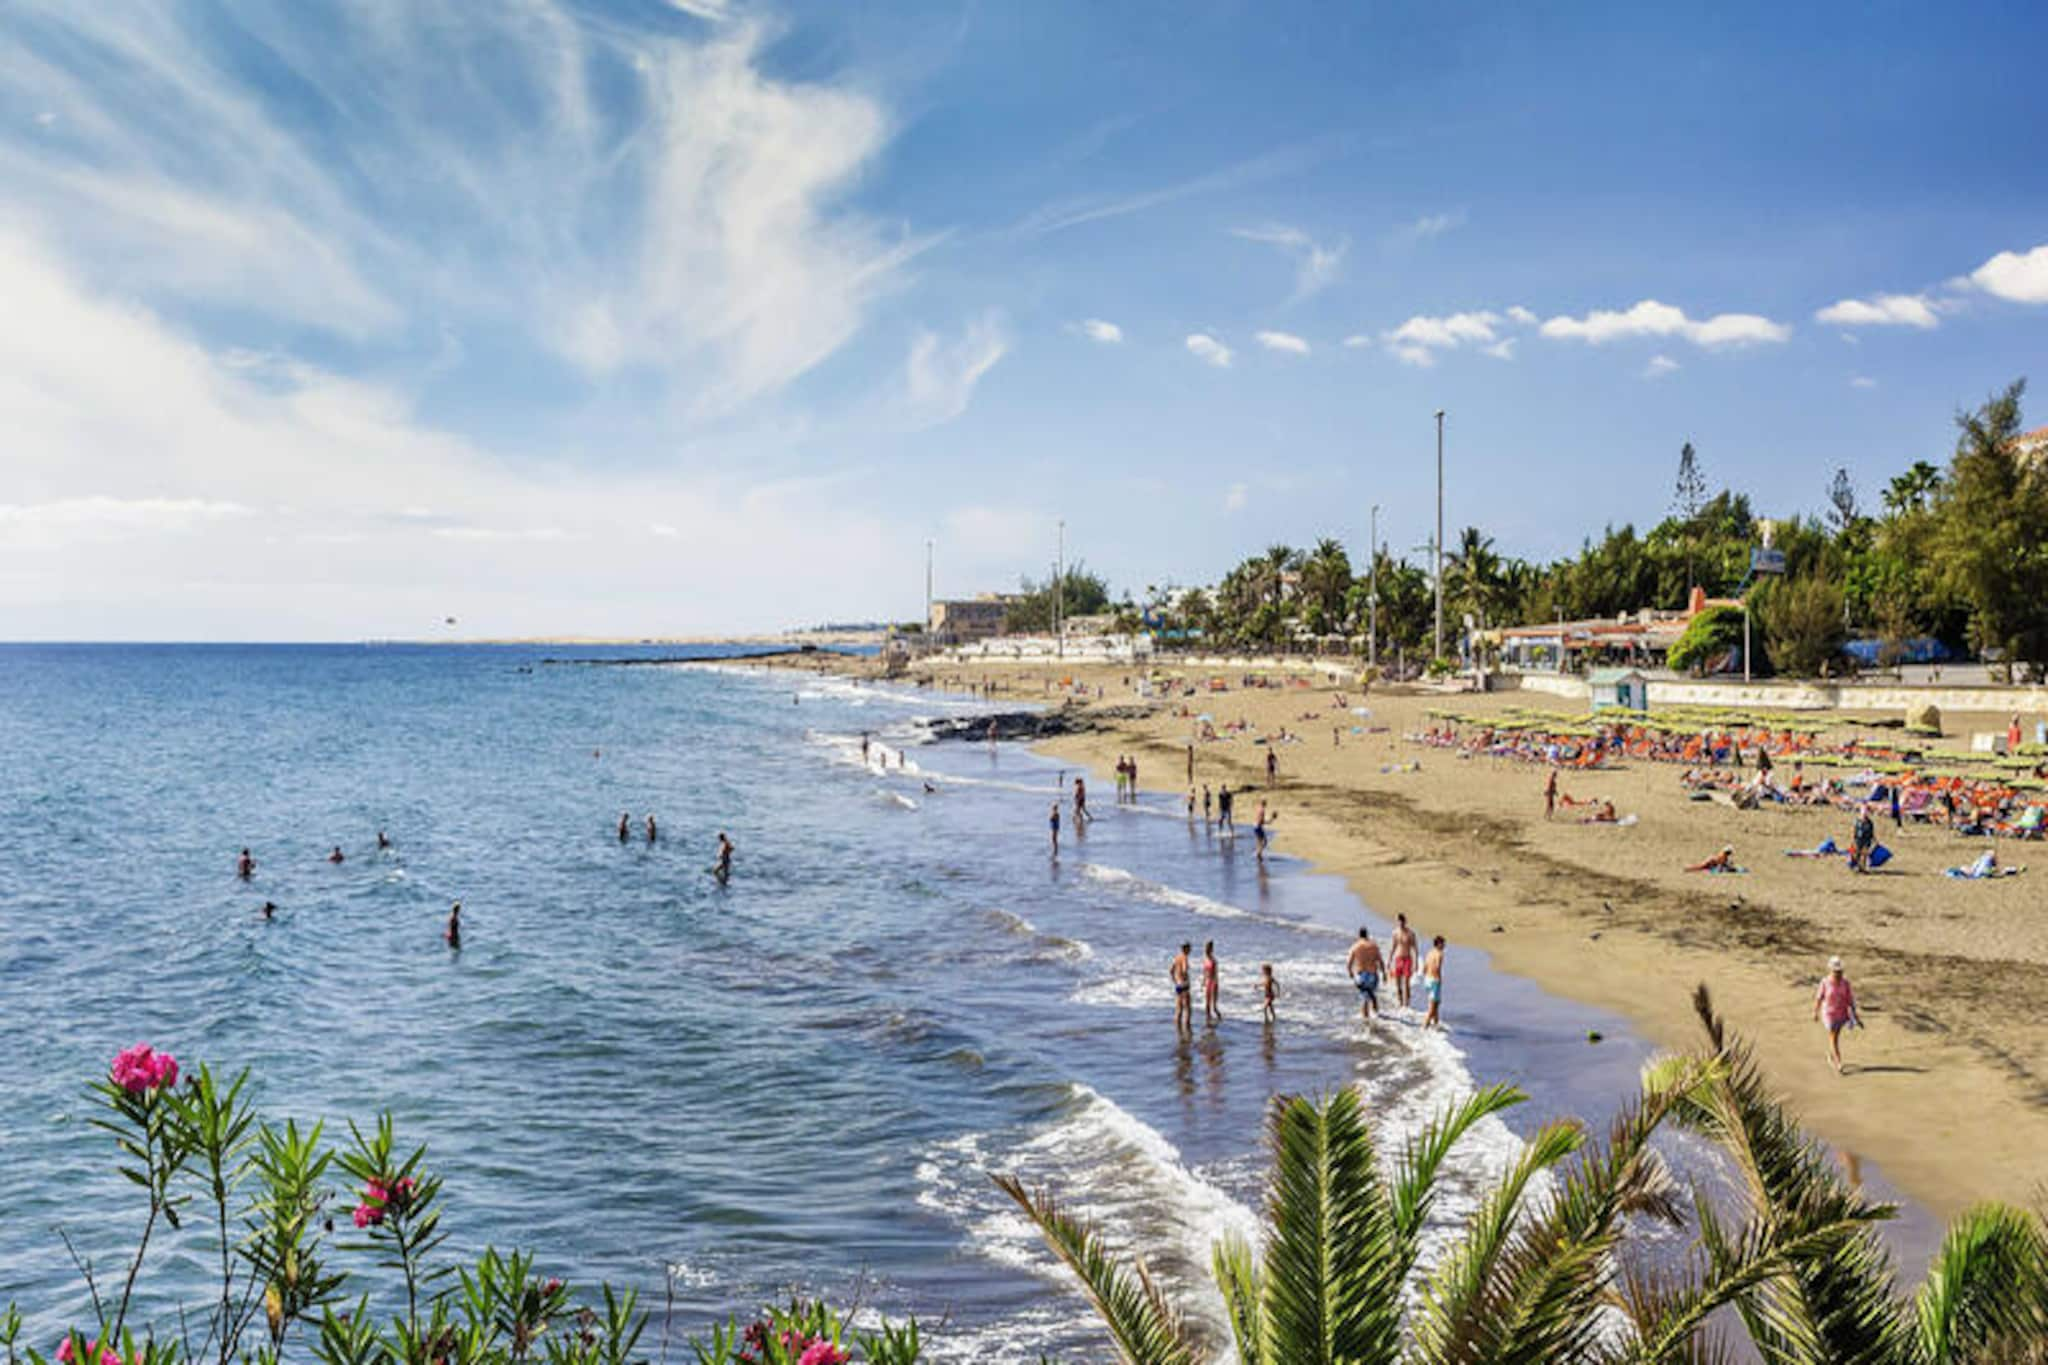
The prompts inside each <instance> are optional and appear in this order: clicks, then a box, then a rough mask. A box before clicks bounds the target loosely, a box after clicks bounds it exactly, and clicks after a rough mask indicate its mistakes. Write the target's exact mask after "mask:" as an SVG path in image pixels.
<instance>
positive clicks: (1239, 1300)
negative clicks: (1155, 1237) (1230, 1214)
mask: <svg viewBox="0 0 2048 1365" xmlns="http://www.w3.org/2000/svg"><path fill="white" fill-rule="evenodd" d="M1210 1262H1211V1265H1210V1268H1211V1270H1212V1271H1213V1272H1214V1274H1215V1276H1216V1289H1217V1292H1218V1293H1220V1294H1222V1296H1223V1312H1224V1315H1225V1316H1226V1317H1228V1318H1229V1319H1230V1335H1231V1339H1232V1340H1233V1341H1234V1342H1235V1343H1236V1344H1237V1358H1238V1361H1239V1362H1240V1365H1267V1353H1266V1329H1265V1318H1264V1317H1263V1315H1262V1314H1261V1313H1260V1307H1259V1305H1260V1299H1261V1298H1262V1297H1263V1288H1262V1283H1261V1281H1262V1276H1261V1274H1260V1272H1259V1263H1258V1259H1257V1258H1256V1257H1255V1256H1253V1254H1252V1249H1251V1247H1250V1246H1248V1245H1246V1243H1245V1240H1244V1239H1243V1238H1242V1237H1239V1236H1237V1235H1236V1234H1235V1233H1232V1234H1229V1235H1226V1236H1225V1237H1224V1238H1223V1239H1222V1240H1221V1241H1219V1242H1217V1243H1216V1247H1215V1250H1214V1251H1213V1252H1212V1253H1211V1257H1210ZM1275 1365H1280V1363H1279V1362H1278V1361H1276V1362H1275Z"/></svg>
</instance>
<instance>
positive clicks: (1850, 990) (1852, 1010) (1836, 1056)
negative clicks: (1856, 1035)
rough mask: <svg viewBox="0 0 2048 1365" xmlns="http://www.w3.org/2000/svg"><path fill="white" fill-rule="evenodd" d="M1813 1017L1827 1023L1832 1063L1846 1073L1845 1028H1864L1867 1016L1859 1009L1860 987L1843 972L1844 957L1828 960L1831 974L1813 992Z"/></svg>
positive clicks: (1839, 1071)
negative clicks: (1844, 1066) (1864, 1016)
mask: <svg viewBox="0 0 2048 1365" xmlns="http://www.w3.org/2000/svg"><path fill="white" fill-rule="evenodd" d="M1813 1017H1814V1018H1815V1019H1817V1020H1819V1021H1820V1022H1821V1023H1823V1024H1825V1025H1826V1026H1827V1030H1828V1065H1829V1066H1831V1067H1833V1068H1834V1069H1835V1074H1836V1075H1838V1076H1839V1075H1841V1074H1842V1030H1843V1029H1845V1028H1847V1027H1848V1026H1849V1025H1851V1024H1854V1025H1855V1026H1856V1027H1857V1028H1862V1027H1863V1016H1862V1015H1860V1014H1858V1013H1857V1012H1856V990H1855V988H1854V987H1853V986H1851V985H1850V984H1849V978H1848V976H1846V975H1845V974H1844V973H1843V971H1842V959H1840V958H1839V957H1831V958H1829V959H1828V974H1827V975H1826V976H1824V977H1822V978H1821V979H1820V988H1819V989H1818V990H1816V991H1815V992H1814V993H1813Z"/></svg>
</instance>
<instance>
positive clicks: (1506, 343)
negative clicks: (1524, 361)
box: [1479, 337, 1519, 360]
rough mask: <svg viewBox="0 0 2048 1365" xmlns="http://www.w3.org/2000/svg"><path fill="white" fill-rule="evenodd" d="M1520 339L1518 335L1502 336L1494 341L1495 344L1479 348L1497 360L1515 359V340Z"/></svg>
mask: <svg viewBox="0 0 2048 1365" xmlns="http://www.w3.org/2000/svg"><path fill="white" fill-rule="evenodd" d="M1518 339H1519V338H1516V337H1502V338H1501V339H1500V340H1499V341H1496V342H1494V343H1493V345H1491V346H1482V347H1480V348H1479V349H1480V350H1482V351H1484V352H1485V353H1486V354H1487V355H1490V356H1492V357H1493V358H1494V359H1495V360H1513V359H1514V358H1515V342H1516V341H1517V340H1518Z"/></svg>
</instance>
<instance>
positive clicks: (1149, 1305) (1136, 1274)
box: [995, 1176, 1201, 1365]
mask: <svg viewBox="0 0 2048 1365" xmlns="http://www.w3.org/2000/svg"><path fill="white" fill-rule="evenodd" d="M995 1183H996V1186H997V1188H998V1189H1000V1190H1002V1192H1003V1193H1004V1194H1007V1195H1009V1196H1010V1198H1012V1199H1014V1200H1016V1201H1017V1206H1018V1207H1019V1208H1021V1209H1023V1210H1024V1213H1025V1215H1026V1216H1027V1217H1028V1218H1030V1219H1031V1221H1032V1222H1033V1223H1035V1224H1037V1226H1038V1231H1039V1234H1040V1235H1041V1236H1043V1237H1044V1238H1045V1243H1046V1245H1047V1246H1048V1247H1050V1248H1051V1249H1052V1253H1053V1255H1055V1256H1057V1257H1059V1259H1060V1260H1061V1261H1062V1262H1064V1263H1065V1264H1066V1266H1067V1268H1068V1269H1069V1270H1072V1271H1073V1272H1074V1275H1075V1277H1076V1278H1077V1279H1079V1280H1080V1281H1081V1288H1082V1291H1083V1292H1084V1293H1086V1294H1087V1296H1088V1299H1089V1302H1091V1303H1093V1304H1094V1305H1095V1311H1096V1313H1097V1314H1098V1315H1100V1316H1101V1318H1102V1321H1103V1325H1104V1326H1106V1327H1108V1328H1109V1334H1110V1337H1111V1339H1112V1340H1113V1341H1115V1342H1116V1348H1117V1351H1118V1353H1119V1354H1120V1355H1122V1356H1123V1358H1124V1359H1125V1360H1126V1361H1128V1362H1129V1363H1130V1365H1199V1362H1200V1360H1201V1355H1200V1353H1199V1352H1198V1351H1197V1350H1196V1349H1195V1346H1194V1344H1193V1342H1192V1341H1190V1340H1189V1338H1188V1336H1187V1333H1186V1332H1185V1330H1184V1329H1183V1327H1182V1325H1181V1320H1180V1317H1179V1315H1178V1314H1176V1313H1175V1312H1174V1311H1173V1308H1172V1306H1171V1305H1170V1304H1168V1303H1167V1302H1166V1298H1165V1296H1164V1295H1162V1294H1161V1293H1160V1292H1159V1287H1158V1286H1157V1285H1156V1284H1154V1283H1153V1282H1152V1277H1151V1276H1150V1275H1148V1274H1147V1273H1146V1272H1145V1268H1144V1265H1143V1264H1142V1262H1141V1263H1139V1264H1137V1265H1136V1266H1135V1268H1131V1269H1127V1268H1125V1267H1124V1266H1123V1265H1121V1264H1119V1263H1118V1262H1117V1260H1116V1259H1115V1258H1114V1257H1113V1256H1112V1255H1111V1254H1110V1252H1109V1248H1108V1247H1107V1246H1106V1245H1105V1244H1104V1243H1103V1240H1102V1237H1101V1235H1100V1234H1099V1233H1097V1232H1096V1231H1095V1229H1093V1228H1091V1227H1089V1226H1087V1225H1086V1224H1083V1223H1082V1222H1080V1221H1079V1220H1078V1219H1076V1218H1074V1217H1073V1216H1072V1215H1070V1214H1068V1213H1067V1212H1065V1211H1064V1210H1062V1209H1061V1208H1060V1207H1059V1206H1058V1205H1057V1204H1056V1203H1055V1202H1054V1200H1053V1197H1052V1195H1051V1194H1050V1193H1049V1192H1046V1191H1040V1192H1039V1193H1038V1194H1036V1195H1033V1194H1032V1193H1030V1192H1029V1191H1027V1190H1026V1189H1025V1188H1024V1186H1023V1185H1022V1184H1020V1183H1019V1182H1018V1181H1017V1180H1016V1179H1014V1178H1013V1177H1010V1176H997V1177H995Z"/></svg>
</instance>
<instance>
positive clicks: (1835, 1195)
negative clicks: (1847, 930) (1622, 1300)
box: [1630, 986, 2048, 1365]
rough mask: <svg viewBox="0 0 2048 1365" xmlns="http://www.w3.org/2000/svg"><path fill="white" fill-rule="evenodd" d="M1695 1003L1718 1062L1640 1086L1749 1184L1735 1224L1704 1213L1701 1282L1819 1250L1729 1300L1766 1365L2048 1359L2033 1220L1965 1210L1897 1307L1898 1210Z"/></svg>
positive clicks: (2041, 1260) (2044, 1259) (2045, 1244)
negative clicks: (1793, 1250) (1780, 1253)
mask: <svg viewBox="0 0 2048 1365" xmlns="http://www.w3.org/2000/svg"><path fill="white" fill-rule="evenodd" d="M1693 1007H1694V1010H1695V1012H1696V1013H1697V1014H1698V1015H1699V1018H1700V1023H1701V1025H1702V1027H1703V1029H1704V1031H1705V1035H1706V1043H1707V1050H1708V1051H1709V1052H1710V1053H1711V1054H1712V1055H1713V1057H1714V1058H1715V1059H1716V1060H1715V1065H1714V1066H1713V1067H1712V1068H1711V1070H1710V1071H1709V1072H1707V1073H1702V1072H1701V1071H1700V1070H1699V1068H1698V1064H1697V1062H1696V1061H1683V1062H1679V1063H1676V1064H1667V1065H1675V1070H1674V1071H1673V1072H1672V1073H1671V1074H1670V1075H1669V1076H1660V1074H1659V1069H1658V1068H1655V1067H1653V1068H1652V1070H1651V1072H1650V1073H1649V1074H1648V1075H1647V1076H1646V1078H1645V1087H1646V1089H1647V1090H1650V1091H1653V1092H1654V1091H1657V1090H1659V1089H1664V1090H1667V1091H1669V1092H1671V1093H1675V1094H1678V1095H1680V1096H1681V1098H1680V1100H1679V1103H1678V1104H1676V1105H1675V1106H1674V1107H1673V1110H1672V1115H1673V1118H1674V1120H1675V1121H1676V1122H1678V1123H1679V1124H1681V1125H1683V1126H1685V1127H1688V1128H1690V1129H1692V1130H1693V1131H1695V1132H1697V1133H1699V1134H1701V1135H1702V1136H1705V1137H1707V1138H1708V1139H1710V1140H1712V1141H1713V1142H1715V1143H1716V1144H1718V1145H1719V1146H1720V1147H1721V1149H1722V1150H1723V1151H1725V1152H1726V1153H1727V1154H1728V1155H1729V1157H1730V1158H1731V1159H1732V1161H1733V1162H1734V1165H1735V1169H1736V1171H1737V1173H1738V1175H1739V1176H1740V1178H1741V1183H1742V1195H1743V1199H1742V1203H1743V1209H1742V1215H1743V1220H1742V1222H1741V1224H1740V1225H1739V1226H1732V1227H1731V1226H1729V1225H1727V1224H1726V1223H1725V1222H1724V1221H1723V1218H1722V1216H1721V1215H1719V1214H1717V1213H1715V1211H1714V1210H1713V1209H1712V1208H1710V1207H1709V1206H1707V1205H1706V1204H1705V1203H1704V1202H1703V1201H1702V1202H1701V1203H1700V1205H1699V1208H1698V1218H1699V1232H1700V1235H1699V1245H1700V1249H1701V1252H1702V1254H1703V1261H1704V1269H1705V1271H1706V1273H1707V1274H1708V1275H1710V1276H1712V1275H1715V1274H1719V1273H1722V1272H1723V1271H1724V1270H1725V1269H1726V1268H1727V1267H1728V1266H1729V1265H1731V1264H1734V1263H1736V1262H1737V1261H1739V1260H1740V1259H1741V1258H1742V1256H1743V1255H1744V1254H1745V1248H1747V1247H1748V1246H1750V1245H1753V1244H1755V1243H1758V1242H1768V1241H1773V1240H1776V1241H1780V1242H1787V1241H1790V1242H1798V1241H1807V1242H1816V1243H1818V1244H1820V1245H1821V1246H1823V1247H1824V1248H1825V1253H1824V1254H1820V1255H1810V1256H1802V1257H1797V1258H1794V1259H1793V1260H1792V1261H1791V1265H1790V1270H1789V1273H1786V1274H1782V1275H1776V1276H1771V1277H1768V1278H1765V1279H1761V1280H1758V1281H1757V1282H1756V1283H1755V1284H1754V1285H1752V1286H1751V1287H1750V1288H1749V1289H1747V1290H1745V1291H1744V1292H1742V1293H1740V1294H1738V1295H1736V1296H1735V1298H1734V1303H1735V1307H1736V1311H1737V1313H1738V1314H1739V1316H1740V1317H1741V1320H1742V1324H1743V1326H1744V1327H1745V1328H1746V1329H1747V1331H1748V1335H1749V1340H1750V1343H1751V1344H1752V1345H1753V1346H1754V1347H1755V1349H1756V1352H1757V1354H1758V1355H1759V1356H1761V1357H1762V1358H1763V1360H1764V1361H1765V1362H1767V1365H1781V1363H1782V1365H1795V1362H1796V1363H1797V1365H1806V1363H1807V1362H1814V1361H1826V1362H1832V1361H1855V1362H1860V1363H1867V1365H1951V1362H1954V1363H1955V1365H1960V1363H1961V1362H1966V1361H1986V1362H1988V1361H2028V1360H2033V1361H2038V1360H2042V1359H2048V1239H2044V1237H2043V1235H2042V1229H2041V1225H2040V1224H2039V1222H2038V1221H2037V1220H2036V1219H2034V1218H2033V1217H2031V1216H2030V1215H2028V1214H2027V1213H2025V1212H2024V1211H2022V1210H2019V1209H2015V1208H2012V1207H2009V1206H2006V1205H1998V1204H1985V1205H1979V1206H1978V1207H1976V1208H1972V1209H1969V1210H1967V1211H1965V1212H1964V1213H1963V1214H1962V1215H1961V1216H1960V1217H1958V1218H1957V1219H1956V1221H1955V1222H1954V1223H1952V1224H1951V1225H1950V1226H1949V1230H1948V1235H1947V1237H1946V1238H1945V1239H1944V1240H1943V1242H1942V1245H1941V1249H1940V1250H1939V1251H1938V1252H1937V1253H1936V1254H1935V1257H1934V1261H1933V1264H1932V1265H1931V1266H1930V1267H1929V1268H1928V1272H1927V1278H1926V1279H1925V1280H1924V1281H1923V1282H1922V1283H1921V1285H1920V1287H1919V1289H1918V1290H1916V1291H1915V1292H1914V1293H1913V1295H1912V1297H1911V1298H1910V1299H1906V1298H1902V1297H1901V1296H1900V1294H1899V1292H1898V1288H1897V1284H1896V1274H1895V1272H1894V1269H1893V1265H1892V1259H1891V1253H1890V1252H1889V1251H1888V1250H1887V1249H1886V1247H1885V1244H1884V1241H1883V1239H1882V1238H1881V1236H1880V1235H1879V1232H1878V1225H1879V1224H1880V1223H1882V1222H1883V1221H1884V1220H1885V1219H1888V1218H1890V1217H1892V1215H1893V1214H1894V1212H1895V1210H1894V1208H1893V1207H1892V1206H1891V1205H1889V1204H1883V1203H1878V1202H1874V1201H1872V1200H1869V1199H1867V1198H1865V1197H1864V1195H1863V1194H1862V1192H1861V1191H1860V1190H1858V1189H1856V1188H1855V1187H1854V1186H1852V1185H1851V1184H1849V1183H1848V1182H1847V1181H1845V1180H1844V1179H1843V1177H1842V1175H1841V1173H1840V1172H1839V1170H1838V1169H1837V1167H1836V1165H1835V1163H1834V1162H1833V1161H1832V1160H1831V1159H1830V1158H1829V1155H1828V1153H1827V1151H1826V1150H1825V1149H1824V1148H1822V1147H1821V1146H1820V1145H1819V1144H1818V1143H1816V1142H1814V1141H1813V1140H1812V1139H1811V1138H1809V1137H1807V1136H1806V1134H1805V1133H1803V1132H1802V1131H1801V1130H1800V1128H1799V1126H1798V1124H1797V1123H1796V1122H1794V1121H1793V1120H1792V1118H1791V1117H1790V1116H1789V1115H1788V1114H1786V1112H1785V1109H1784V1106H1783V1104H1782V1103H1781V1102H1780V1101H1779V1100H1778V1099H1777V1097H1776V1096H1775V1095H1773V1094H1772V1093H1771V1091H1770V1088H1769V1086H1768V1085H1767V1083H1766V1082H1765V1080H1764V1078H1763V1073H1762V1072H1761V1071H1760V1070H1759V1069H1758V1067H1757V1064H1756V1059H1755V1056H1754V1053H1753V1051H1752V1049H1751V1048H1750V1045H1749V1044H1748V1043H1747V1042H1745V1041H1743V1040H1742V1039H1741V1038H1739V1037H1736V1036H1734V1035H1733V1034H1731V1033H1730V1032H1729V1030H1728V1027H1727V1025H1726V1024H1725V1023H1724V1022H1723V1021H1722V1019H1721V1017H1720V1016H1719V1015H1718V1014H1716V1013H1715V1011H1714V1005H1713V999H1712V997H1711V996H1710V995H1709V994H1708V992H1707V988H1706V987H1705V986H1701V987H1699V988H1698V990H1697V991H1695V992H1694V995H1693ZM1702 1074H1704V1075H1705V1083H1704V1084H1701V1083H1699V1078H1700V1077H1701V1075H1702ZM1828 1227H1834V1228H1837V1229H1840V1235H1839V1236H1838V1237H1836V1238H1835V1239H1834V1240H1833V1241H1832V1242H1830V1241H1829V1240H1828V1239H1827V1238H1826V1237H1825V1236H1817V1235H1816V1234H1818V1233H1820V1232H1821V1230H1822V1229H1825V1228H1828ZM1636 1288H1637V1290H1638V1291H1639V1293H1638V1294H1637V1295H1636V1296H1634V1297H1633V1298H1632V1301H1631V1303H1630V1309H1631V1311H1632V1312H1635V1311H1647V1312H1652V1313H1654V1312H1656V1311H1658V1308H1659V1304H1660V1300H1661V1299H1662V1298H1663V1297H1664V1293H1665V1290H1664V1288H1663V1287H1659V1286H1655V1285H1650V1284H1641V1285H1638V1286H1636Z"/></svg>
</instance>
